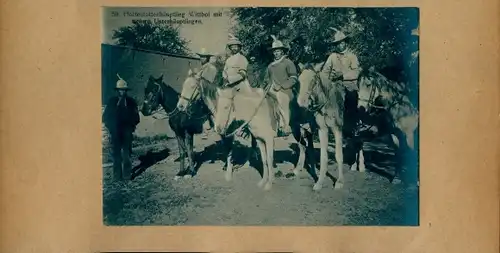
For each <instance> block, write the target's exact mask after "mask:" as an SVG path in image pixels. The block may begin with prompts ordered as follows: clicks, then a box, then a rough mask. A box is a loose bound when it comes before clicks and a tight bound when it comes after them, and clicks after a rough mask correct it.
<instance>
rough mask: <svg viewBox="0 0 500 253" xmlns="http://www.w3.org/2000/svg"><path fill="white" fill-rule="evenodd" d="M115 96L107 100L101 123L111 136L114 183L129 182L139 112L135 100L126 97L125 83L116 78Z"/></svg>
mask: <svg viewBox="0 0 500 253" xmlns="http://www.w3.org/2000/svg"><path fill="white" fill-rule="evenodd" d="M118 78H119V79H120V80H118V82H116V88H115V89H116V91H117V93H118V94H117V95H116V96H113V97H111V98H110V99H109V101H108V103H107V105H106V107H105V109H104V113H103V116H102V121H103V122H104V125H105V126H106V128H107V129H108V131H109V133H110V135H111V145H112V152H113V176H114V179H115V180H116V181H121V180H124V179H125V180H130V179H131V177H132V163H131V161H130V153H131V151H132V139H133V136H132V134H133V132H134V131H135V128H136V126H137V124H139V121H140V117H139V110H138V108H137V103H136V102H135V100H134V99H133V98H131V97H129V96H128V95H127V91H128V90H129V88H128V85H127V82H125V80H123V79H122V78H121V77H120V76H118Z"/></svg>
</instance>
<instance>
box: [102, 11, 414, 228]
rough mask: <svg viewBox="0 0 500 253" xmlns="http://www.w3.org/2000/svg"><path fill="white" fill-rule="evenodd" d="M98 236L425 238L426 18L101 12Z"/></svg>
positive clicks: (368, 14)
mask: <svg viewBox="0 0 500 253" xmlns="http://www.w3.org/2000/svg"><path fill="white" fill-rule="evenodd" d="M101 50H102V84H101V85H102V92H101V94H102V98H101V101H102V173H103V174H102V175H103V177H102V193H103V223H104V224H105V225H107V226H147V225H155V226H202V225H203V226H207V225H208V226H419V187H420V181H419V9H418V8H411V7H405V8H347V7H345V8H337V7H335V8H334V7H321V8H320V7H286V8H285V7H283V8H281V7H280V8H271V7H236V8H231V7H103V8H102V41H101Z"/></svg>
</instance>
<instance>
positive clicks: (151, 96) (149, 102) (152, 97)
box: [141, 75, 163, 116]
mask: <svg viewBox="0 0 500 253" xmlns="http://www.w3.org/2000/svg"><path fill="white" fill-rule="evenodd" d="M162 82H163V75H161V76H160V77H158V78H154V77H152V76H149V79H148V82H147V83H146V86H145V87H144V103H143V105H142V108H141V112H142V114H143V115H144V116H149V115H151V114H152V113H153V112H154V111H156V110H157V109H158V106H159V105H160V100H161V97H162V91H161V87H160V85H161V83H162Z"/></svg>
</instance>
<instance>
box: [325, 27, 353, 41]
mask: <svg viewBox="0 0 500 253" xmlns="http://www.w3.org/2000/svg"><path fill="white" fill-rule="evenodd" d="M329 29H330V30H332V31H334V32H335V33H334V34H333V44H338V43H340V42H342V41H346V40H347V39H349V38H350V36H347V35H346V34H345V33H344V32H342V31H340V30H338V29H337V28H335V27H330V28H329Z"/></svg>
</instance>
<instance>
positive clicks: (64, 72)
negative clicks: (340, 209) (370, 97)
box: [0, 1, 500, 252]
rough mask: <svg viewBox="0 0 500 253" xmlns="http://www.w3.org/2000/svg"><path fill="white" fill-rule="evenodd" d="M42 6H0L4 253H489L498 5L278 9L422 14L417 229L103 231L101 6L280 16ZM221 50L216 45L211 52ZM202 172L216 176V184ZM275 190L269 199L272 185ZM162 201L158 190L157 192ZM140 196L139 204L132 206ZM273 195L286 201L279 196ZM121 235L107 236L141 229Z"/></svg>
mask: <svg viewBox="0 0 500 253" xmlns="http://www.w3.org/2000/svg"><path fill="white" fill-rule="evenodd" d="M46 4H47V5H43V4H41V3H34V2H33V3H32V2H28V1H16V2H6V1H3V2H2V7H1V8H0V9H1V12H2V15H1V18H2V19H1V22H0V25H1V27H2V29H1V33H2V36H0V39H1V50H0V52H1V60H2V61H1V64H0V66H1V68H0V69H1V71H2V72H1V75H0V76H1V78H2V79H1V82H0V83H1V85H2V86H1V87H2V93H1V94H2V99H1V100H0V101H1V102H2V103H1V112H2V113H1V114H0V117H1V120H2V121H1V122H2V125H1V127H2V128H1V137H0V142H1V149H0V150H1V152H0V154H1V159H0V161H1V167H2V170H1V179H0V180H1V181H0V182H1V184H0V186H1V190H0V193H1V199H0V201H1V203H0V204H1V207H2V208H1V209H0V210H1V212H0V219H1V224H2V225H1V232H0V242H1V244H0V251H1V252H100V251H101V252H119V251H122V252H123V251H126V252H134V251H136V252H146V251H155V252H158V251H170V252H173V251H176V252H498V249H499V245H498V238H499V234H498V224H499V220H498V211H499V209H498V197H499V195H498V167H499V166H498V162H499V161H498V159H497V158H496V156H497V155H498V154H499V153H498V145H497V143H498V141H499V138H498V133H497V132H498V123H497V122H498V115H499V114H498V113H499V112H498V109H499V106H498V94H499V90H498V83H499V81H500V80H499V74H498V69H499V50H498V49H499V46H498V45H499V42H500V41H499V24H500V20H499V18H498V13H499V10H500V9H499V7H500V6H499V4H498V3H497V2H495V1H483V2H470V3H469V2H466V1H459V2H457V1H440V2H439V3H434V2H432V1H376V2H371V1H370V2H368V1H335V2H333V1H332V2H326V1H313V2H303V1H302V2H301V1H289V2H287V3H286V5H287V6H295V5H297V6H299V5H300V6H324V5H328V6H331V7H335V6H336V7H340V6H344V7H346V6H350V7H361V6H370V7H382V6H401V7H418V8H419V13H420V22H419V25H420V42H419V52H420V56H419V57H420V59H421V60H420V70H419V79H420V83H419V97H420V103H419V104H420V107H419V115H420V119H419V131H420V147H419V151H420V161H419V168H421V169H420V189H419V195H420V199H419V217H418V220H419V222H418V225H419V226H418V227H409V226H408V227H391V226H385V227H375V226H369V227H362V226H351V227H347V226H328V227H326V226H321V227H313V226H309V227H306V226H300V227H299V226H295V227H294V226H283V227H279V226H269V227H264V226H252V227H245V226H241V225H242V224H234V225H240V226H237V227H235V226H232V227H229V226H226V227H224V226H194V225H201V224H190V225H193V226H161V224H155V223H153V224H151V225H155V226H105V225H104V223H105V222H106V219H105V217H103V202H104V201H105V199H103V170H102V166H103V164H102V163H103V159H102V155H103V154H102V146H101V145H102V139H101V130H102V126H101V114H100V113H99V111H100V109H99V106H100V105H101V104H102V101H101V100H102V94H103V93H102V92H104V91H103V90H102V88H101V83H102V79H101V72H102V64H101V62H102V61H101V53H102V51H101V50H102V46H101V43H102V41H103V37H105V36H104V34H103V33H102V26H103V25H102V22H103V19H105V17H104V14H103V13H104V12H103V11H102V7H103V6H115V7H116V6H126V7H133V6H135V7H141V6H143V7H155V6H158V7H160V6H162V7H170V8H174V7H176V8H179V7H189V6H191V7H197V6H198V7H199V6H214V7H221V6H227V7H235V6H280V5H282V4H284V3H281V2H279V1H274V2H270V1H252V2H249V1H240V2H231V3H229V2H223V1H220V2H216V1H212V2H190V3H187V2H182V1H168V2H167V1H149V2H147V3H139V2H137V1H135V2H134V1H119V2H118V1H95V2H84V1H59V2H52V3H50V4H49V3H46ZM214 36H215V35H214ZM193 37H196V36H194V35H193ZM226 40H227V37H224V38H221V43H225V42H226ZM196 43H198V42H196ZM200 46H201V45H200ZM122 75H123V74H122ZM124 78H126V76H124ZM115 80H116V79H115ZM169 169H170V168H169ZM171 169H172V170H177V168H173V167H172V168H171ZM169 173H170V172H169ZM213 173H219V174H220V177H223V174H222V173H221V172H220V171H217V172H213ZM346 173H347V172H346ZM334 176H337V175H336V174H335V175H334ZM237 177H238V174H235V181H236V180H237V179H236V178H237ZM196 180H197V179H196ZM291 182H292V181H290V182H285V183H286V184H289V183H290V184H291ZM252 183H253V182H252ZM385 184H386V183H385ZM255 185H256V183H255ZM325 185H326V184H325ZM309 186H311V188H312V184H311V185H309V184H308V185H307V187H309ZM273 187H274V188H273V189H272V190H271V191H269V194H272V192H273V191H274V192H275V191H277V189H279V187H280V186H279V185H278V183H277V184H276V185H275V186H273ZM307 187H304V189H307ZM350 187H352V186H350V185H349V181H346V183H345V185H344V190H342V191H341V193H336V194H337V195H338V194H347V193H346V192H347V191H348V189H349V188H350ZM255 188H257V186H256V187H255ZM345 188H347V190H346V189H345ZM164 189H165V188H164V186H161V185H158V191H160V190H164ZM308 190H309V191H310V192H308V193H307V194H311V196H314V195H313V194H312V193H311V192H312V191H311V189H308ZM353 190H354V189H353ZM329 191H330V192H331V191H334V189H333V188H332V187H331V185H328V186H326V187H324V189H322V190H321V192H318V193H316V194H317V196H321V194H323V195H324V194H331V193H328V192H329ZM128 194H131V195H133V194H134V193H133V192H132V193H130V192H129V193H128ZM140 194H141V192H140V191H137V195H138V198H139V197H141V195H140ZM279 194H280V196H283V197H285V196H286V192H285V191H282V192H280V193H279ZM264 195H265V194H262V195H260V196H264ZM291 197H293V196H291ZM286 198H290V196H286ZM315 198H319V197H315ZM241 201H245V199H241ZM341 201H342V200H341ZM345 201H347V200H345ZM381 201H383V199H382V200H381ZM104 205H106V203H104ZM224 207H225V206H224V205H221V206H220V208H221V209H222V208H224ZM226 208H227V206H226ZM214 210H215V209H214ZM248 210H256V209H248ZM354 211H355V210H353V212H354ZM200 215H202V214H200ZM270 216H272V217H279V215H277V214H272V215H270ZM119 223H120V222H116V223H115V224H114V225H142V224H125V223H126V222H122V224H119ZM166 223H168V222H166ZM292 223H293V222H292ZM360 223H363V224H367V222H360ZM269 224H270V225H276V224H272V222H270V223H269ZM282 224H283V223H282ZM211 225H214V224H211ZM222 225H225V224H222ZM264 225H266V224H264ZM283 225H287V224H283ZM292 225H293V224H292ZM319 225H332V224H319ZM337 225H339V224H337ZM340 225H353V224H340ZM385 225H415V224H385Z"/></svg>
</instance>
